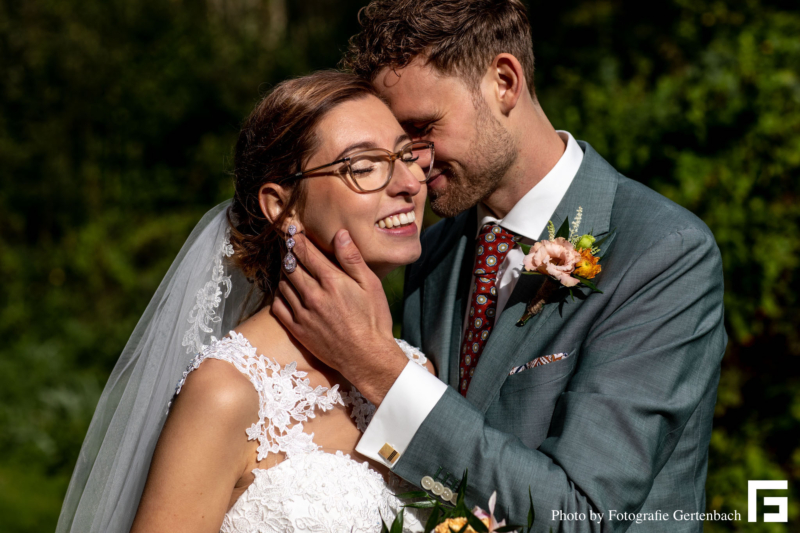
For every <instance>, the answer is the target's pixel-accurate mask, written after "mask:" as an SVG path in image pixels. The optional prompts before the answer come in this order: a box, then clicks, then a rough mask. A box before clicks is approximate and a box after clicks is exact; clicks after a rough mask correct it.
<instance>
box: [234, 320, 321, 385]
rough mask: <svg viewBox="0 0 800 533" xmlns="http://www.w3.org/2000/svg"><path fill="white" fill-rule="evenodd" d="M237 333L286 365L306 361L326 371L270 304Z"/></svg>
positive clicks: (240, 327)
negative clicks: (278, 316)
mask: <svg viewBox="0 0 800 533" xmlns="http://www.w3.org/2000/svg"><path fill="white" fill-rule="evenodd" d="M236 332H237V333H240V334H242V335H244V337H245V338H246V339H247V340H248V341H249V342H250V344H251V345H253V346H255V347H256V349H257V350H258V352H259V353H261V354H263V355H265V356H267V357H269V358H271V359H276V360H278V361H279V362H281V359H286V361H285V362H284V364H285V363H288V362H292V361H297V362H298V363H300V362H301V361H305V362H306V363H307V364H308V366H309V367H312V368H318V369H319V370H325V369H327V367H326V366H325V365H323V363H322V362H320V361H319V359H317V358H316V357H314V355H313V354H312V353H311V352H309V351H308V350H307V349H306V348H305V346H303V345H302V344H301V343H300V341H298V340H297V339H296V338H295V337H294V336H293V335H292V334H291V333H290V332H289V330H288V329H287V328H286V326H284V325H283V323H282V322H281V321H280V320H278V318H277V317H276V316H275V314H274V313H273V312H272V305H271V304H268V305H266V306H264V307H262V308H261V309H259V310H258V311H257V312H256V313H255V314H253V316H251V317H250V318H248V319H247V320H245V321H244V322H242V323H241V324H239V325H238V326H237V327H236Z"/></svg>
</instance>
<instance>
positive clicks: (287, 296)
mask: <svg viewBox="0 0 800 533" xmlns="http://www.w3.org/2000/svg"><path fill="white" fill-rule="evenodd" d="M278 290H279V291H280V295H281V297H282V298H283V301H284V303H285V304H286V305H288V306H289V308H290V309H291V311H292V314H293V315H294V316H295V317H296V316H297V313H299V312H300V311H301V310H303V309H304V308H305V306H304V305H303V302H302V300H301V299H300V295H299V294H298V293H297V291H296V290H295V288H294V286H293V285H292V284H291V283H289V282H288V281H284V280H281V281H279V282H278Z"/></svg>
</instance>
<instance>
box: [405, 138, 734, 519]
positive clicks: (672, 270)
mask: <svg viewBox="0 0 800 533" xmlns="http://www.w3.org/2000/svg"><path fill="white" fill-rule="evenodd" d="M580 145H581V148H582V149H583V150H584V153H585V156H584V159H583V163H582V165H581V167H580V170H579V171H578V174H577V175H576V177H575V179H574V181H573V183H572V184H571V186H570V188H569V190H568V191H567V193H566V195H565V196H564V198H563V199H562V201H561V203H560V204H559V206H558V208H557V209H556V212H555V214H554V215H553V222H554V223H555V224H556V226H558V225H560V223H561V222H562V221H563V220H564V219H565V218H566V217H567V216H569V217H570V220H571V219H572V218H573V217H574V216H575V212H576V210H577V209H578V207H579V206H580V207H583V222H582V224H581V231H582V232H586V231H588V230H592V229H593V230H594V234H595V235H596V236H598V237H602V235H604V234H607V233H608V232H610V231H611V230H613V229H616V233H615V234H614V235H613V236H612V238H610V239H609V240H608V241H607V242H606V243H604V244H603V246H602V248H603V252H602V253H601V255H604V256H605V257H604V259H603V260H602V261H601V264H602V267H603V271H602V272H601V273H600V274H599V275H598V277H597V278H596V279H595V281H596V282H597V284H598V288H599V289H600V290H602V291H603V292H604V294H597V293H595V294H590V295H588V296H587V297H585V298H576V299H575V301H572V300H569V299H568V300H567V301H566V302H565V303H563V305H561V304H558V303H551V304H547V305H545V307H544V309H543V310H542V312H541V313H540V314H539V315H537V316H535V317H533V318H532V319H531V320H530V321H528V323H527V324H526V325H525V326H524V327H517V326H516V325H515V323H516V322H517V320H518V319H519V318H520V317H521V316H522V314H523V311H524V309H525V305H526V303H527V302H528V301H529V300H530V299H531V298H532V297H533V295H534V294H535V293H536V291H537V289H538V287H539V284H540V283H542V282H543V278H542V277H541V276H522V277H521V279H520V281H519V283H518V284H517V286H516V287H515V289H514V292H513V293H512V295H511V298H510V300H509V302H508V304H507V305H506V308H505V309H504V310H503V312H502V314H501V315H500V317H499V318H498V320H497V323H496V324H495V326H494V329H493V331H492V333H491V336H490V338H489V341H488V343H487V345H486V347H485V349H484V351H483V353H482V355H481V357H480V360H479V363H478V366H477V368H476V369H475V374H474V377H473V378H472V382H471V384H470V388H469V391H468V394H467V397H466V399H465V398H464V397H462V396H461V395H460V394H459V393H458V392H457V390H456V388H455V387H457V385H458V352H459V348H460V343H461V339H460V337H461V332H462V320H463V318H464V313H465V310H466V306H467V304H468V303H467V299H468V295H469V289H470V287H469V283H470V276H471V273H470V270H471V268H472V261H473V258H474V255H473V254H474V239H475V231H476V210H475V208H473V209H471V210H469V211H468V212H465V213H462V214H460V215H459V216H457V217H455V218H452V219H446V220H443V221H441V222H439V223H438V224H436V225H434V226H433V227H431V228H430V229H429V230H428V231H426V232H425V233H424V235H423V237H422V249H423V252H422V256H421V258H420V259H419V261H417V262H416V263H414V264H413V265H412V266H410V267H408V268H407V270H406V280H405V289H404V309H403V337H404V338H405V339H406V340H407V341H408V342H410V343H411V344H412V345H416V346H420V347H421V348H422V350H423V351H424V352H425V354H426V355H427V356H428V357H429V358H431V359H432V360H433V361H434V363H435V365H436V368H437V369H438V373H439V377H440V378H441V379H442V380H444V381H446V382H448V383H449V384H450V385H451V387H449V388H448V390H447V391H446V393H445V394H444V396H443V397H442V398H441V400H439V402H438V403H437V404H436V406H435V408H434V409H433V411H432V412H431V413H430V414H429V415H428V417H427V418H426V419H425V421H424V423H423V424H422V426H421V427H420V429H419V431H418V432H417V433H416V434H415V436H414V437H413V439H412V441H411V443H410V445H409V447H408V448H407V450H406V451H405V453H404V454H403V455H402V456H401V458H400V459H399V460H398V462H397V464H396V465H395V467H394V471H395V472H396V473H397V474H399V475H400V476H401V477H403V478H404V479H406V480H408V481H410V482H412V483H415V484H417V485H419V484H420V483H421V479H422V478H423V477H424V476H432V477H435V478H436V479H438V480H439V481H440V482H443V483H445V484H451V485H452V484H454V480H458V479H460V478H461V476H462V474H463V472H464V471H465V470H467V469H468V470H469V483H468V488H467V500H468V503H469V504H470V505H473V504H478V505H483V506H484V507H485V505H486V502H487V500H488V499H489V496H490V495H491V493H492V492H493V491H495V490H496V491H497V492H498V503H499V505H500V507H501V508H502V509H508V510H509V518H510V519H511V521H512V522H514V523H518V524H524V523H525V520H526V516H527V511H528V487H530V488H531V492H532V494H533V503H534V507H535V511H536V527H535V530H536V531H549V529H550V528H551V527H552V529H553V531H626V530H629V531H671V532H675V531H702V527H703V526H702V523H701V522H698V521H685V520H679V521H676V520H675V519H674V515H673V513H674V512H675V511H680V512H681V513H692V512H703V511H704V510H705V480H706V469H707V459H708V444H709V439H710V437H711V425H712V418H713V412H714V404H715V402H716V391H717V384H718V382H719V372H720V361H721V359H722V355H723V353H724V351H725V346H726V344H727V336H726V334H725V330H724V327H723V303H722V294H723V282H722V264H721V259H720V254H719V250H718V248H717V246H716V243H715V241H714V236H713V235H712V234H711V232H710V231H709V229H708V228H707V227H706V225H705V224H704V223H703V222H702V221H701V220H700V219H698V218H697V217H695V216H694V215H693V214H691V213H690V212H689V211H687V210H686V209H683V208H682V207H680V206H678V205H676V204H675V203H673V202H671V201H669V200H667V199H666V198H664V197H663V196H660V195H659V194H657V193H655V192H654V191H652V190H651V189H648V188H647V187H645V186H643V185H641V184H639V183H637V182H635V181H632V180H629V179H627V178H625V177H624V176H622V175H620V174H619V173H618V172H617V171H616V170H614V168H612V167H611V166H610V165H609V164H608V163H607V162H606V161H605V160H604V159H603V158H602V157H600V155H598V154H597V152H595V151H594V150H593V149H592V148H591V146H589V145H588V144H587V143H583V142H581V143H580ZM541 238H542V239H545V238H547V236H546V231H545V232H544V233H543V235H542V236H541ZM584 292H588V291H586V290H585V289H584ZM554 353H567V354H569V355H568V357H566V358H565V359H561V360H559V361H555V362H552V363H549V364H545V365H542V366H537V367H533V368H530V369H528V370H525V371H522V372H520V373H518V374H514V375H509V371H510V370H511V369H512V368H513V367H515V366H518V365H523V364H525V363H527V362H529V361H531V360H533V359H535V358H536V357H539V356H542V355H549V354H554ZM559 511H561V512H563V513H564V515H560V514H558V512H559ZM590 511H591V512H593V513H595V514H597V513H603V518H602V520H599V519H598V518H595V521H591V520H590V518H589V517H590ZM610 511H615V512H616V513H617V514H616V515H615V517H614V518H615V519H612V520H609V512H610ZM658 511H660V512H661V513H663V514H667V515H669V516H668V521H642V523H638V524H637V523H636V520H635V519H632V517H631V516H628V517H627V518H622V519H621V518H620V517H619V515H620V514H621V513H656V512H658ZM567 513H584V514H585V515H586V519H584V520H581V519H580V518H578V519H577V520H568V519H562V520H559V518H565V517H566V514H567ZM578 516H580V515H578Z"/></svg>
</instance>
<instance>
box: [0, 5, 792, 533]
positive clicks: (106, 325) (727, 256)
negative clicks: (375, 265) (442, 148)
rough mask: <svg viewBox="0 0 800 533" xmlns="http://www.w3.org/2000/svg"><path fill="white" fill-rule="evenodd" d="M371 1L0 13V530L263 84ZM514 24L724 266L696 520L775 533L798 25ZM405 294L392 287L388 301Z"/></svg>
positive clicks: (681, 18) (712, 9) (64, 464)
mask: <svg viewBox="0 0 800 533" xmlns="http://www.w3.org/2000/svg"><path fill="white" fill-rule="evenodd" d="M363 3H364V2H359V1H355V0H338V1H333V0H304V1H303V2H288V1H286V0H207V1H206V2H186V1H182V0H171V1H164V0H124V1H123V0H82V1H77V0H26V1H25V2H15V1H12V0H0V184H1V188H0V278H1V279H2V290H1V291H0V530H2V531H5V532H20V533H21V532H34V531H37V532H38V531H51V530H52V529H53V528H54V526H55V522H56V519H57V516H58V512H59V508H60V501H61V498H62V497H63V493H64V491H65V489H66V485H67V482H68V480H69V475H70V472H71V469H72V467H73V465H74V462H75V459H76V457H77V454H78V451H79V448H80V445H81V442H82V439H83V435H84V433H85V431H86V428H87V426H88V423H89V420H90V418H91V415H92V412H93V410H94V406H95V403H96V401H97V399H98V396H99V394H100V392H101V390H102V388H103V386H104V383H105V380H106V378H107V376H108V373H109V372H110V370H111V368H112V367H113V365H114V362H115V360H116V357H117V355H118V354H119V352H120V350H121V349H122V347H123V345H124V344H125V341H126V340H127V337H128V335H129V333H130V332H131V330H132V329H133V327H134V325H135V323H136V321H137V319H138V317H139V315H140V313H141V312H142V311H143V310H144V308H145V306H146V304H147V302H148V301H149V299H150V297H151V295H152V293H153V292H154V290H155V288H156V286H157V284H158V282H159V280H160V278H161V276H162V275H163V274H164V273H165V271H166V269H167V267H168V266H169V264H170V262H171V260H172V258H173V256H174V254H175V253H176V252H177V250H178V249H179V247H180V245H181V244H182V242H183V240H184V239H185V238H186V236H187V235H188V233H189V231H190V229H191V228H192V226H193V225H194V223H195V222H196V221H197V220H198V219H199V217H200V216H201V215H202V214H203V213H204V212H205V211H206V210H207V209H208V208H210V207H211V206H213V205H215V204H216V203H218V202H219V201H222V200H224V199H225V198H228V197H229V196H230V194H231V191H232V187H231V180H230V177H229V171H230V166H231V165H230V155H231V148H232V146H233V143H234V140H235V137H236V134H237V131H238V124H239V123H240V121H241V119H242V118H243V117H244V116H245V115H246V114H247V113H248V112H249V110H250V109H251V108H252V106H253V105H254V103H255V102H256V100H257V98H258V97H259V95H260V94H263V93H264V92H265V91H266V90H268V89H269V87H270V85H271V84H274V83H276V82H278V81H280V80H282V79H285V78H286V77H289V76H295V75H301V74H303V73H307V72H309V71H311V70H314V69H319V68H330V67H333V66H335V64H336V63H337V61H338V58H339V55H340V52H341V50H342V49H343V47H344V46H345V43H346V40H347V37H348V36H349V35H350V34H352V33H353V32H354V31H356V29H357V23H356V12H357V9H358V7H359V6H360V5H362V4H363ZM529 5H530V9H531V23H532V26H533V32H534V39H535V52H536V57H537V78H536V84H537V89H538V95H539V98H540V100H541V102H542V105H543V107H544V109H545V111H546V112H547V113H548V115H549V117H550V119H551V121H552V122H553V124H554V125H555V126H556V127H557V128H560V129H567V130H569V131H571V132H572V133H573V134H574V135H575V136H576V137H577V138H579V139H584V140H587V141H589V142H590V143H591V144H592V145H593V146H594V147H595V148H596V149H597V150H598V151H599V152H600V153H601V154H602V155H603V156H604V157H606V158H607V159H608V160H609V161H610V162H611V163H612V164H613V165H615V166H616V167H617V168H618V169H619V170H620V171H621V172H623V173H624V174H626V175H628V176H630V177H633V178H635V179H638V180H640V181H642V182H643V183H646V184H647V185H649V186H651V187H653V188H655V189H656V190H658V191H660V192H661V193H663V194H665V195H666V196H668V197H670V198H672V199H673V200H675V201H676V202H678V203H680V204H682V205H684V206H685V207H687V208H689V209H690V210H692V211H694V212H695V213H697V214H698V215H699V216H700V217H701V218H703V220H705V221H706V223H707V224H708V225H709V226H710V227H711V228H712V230H713V231H714V234H715V235H716V237H717V241H718V243H719V246H720V249H721V250H722V253H723V257H724V268H725V281H726V312H727V325H728V331H729V333H730V336H731V342H730V345H729V349H728V353H727V355H726V357H725V360H724V369H723V374H722V381H721V383H720V389H719V399H718V403H717V413H716V423H715V430H714V435H713V439H712V442H711V450H710V464H709V476H708V487H707V489H708V508H709V509H716V510H719V511H732V510H734V509H735V510H738V511H739V512H740V513H742V514H743V521H742V522H738V523H735V524H728V523H722V524H714V523H707V524H706V529H707V530H708V531H729V530H742V531H788V530H789V529H788V528H790V527H792V524H797V523H798V520H800V507H798V504H797V502H798V501H800V486H798V480H800V475H799V474H800V445H798V440H799V439H798V436H799V435H800V395H798V394H797V392H796V391H797V390H798V386H800V377H799V376H798V373H797V367H798V366H800V365H797V363H798V361H799V360H800V333H799V331H800V309H798V308H799V307H800V301H798V296H797V294H798V292H800V279H799V278H798V274H797V266H798V258H799V257H800V255H798V251H800V239H798V238H797V235H798V223H799V222H800V202H798V193H800V185H798V169H800V77H799V76H800V74H798V72H800V38H798V35H800V12H798V6H797V4H796V2H793V1H788V0H786V1H783V0H746V1H737V2H719V1H708V0H691V1H690V0H664V1H662V2H655V3H653V2H635V1H632V0H564V1H562V2H557V3H553V2H550V3H547V2H542V1H531V2H530V4H529ZM401 284H402V276H401V275H399V274H398V275H394V276H392V277H390V278H389V280H388V281H387V292H388V294H389V296H390V298H391V299H392V300H393V301H394V302H396V301H397V300H398V298H399V296H400V294H401V287H400V285H401ZM748 479H788V480H789V486H790V491H789V498H790V522H789V525H788V526H787V525H785V524H748V523H747V522H746V520H747V515H746V510H747V480H748ZM785 494H786V493H784V495H785ZM774 495H781V494H778V493H776V494H774ZM769 510H770V509H768V511H769ZM795 528H796V526H795Z"/></svg>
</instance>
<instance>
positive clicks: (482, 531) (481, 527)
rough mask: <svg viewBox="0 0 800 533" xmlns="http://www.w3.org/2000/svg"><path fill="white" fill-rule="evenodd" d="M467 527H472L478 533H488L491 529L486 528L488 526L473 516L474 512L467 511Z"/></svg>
mask: <svg viewBox="0 0 800 533" xmlns="http://www.w3.org/2000/svg"><path fill="white" fill-rule="evenodd" d="M467 525H469V526H472V529H474V530H475V531H476V532H477V533H488V532H489V528H488V527H486V524H484V523H483V522H481V521H480V520H478V517H477V516H475V515H474V514H472V512H470V511H467Z"/></svg>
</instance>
